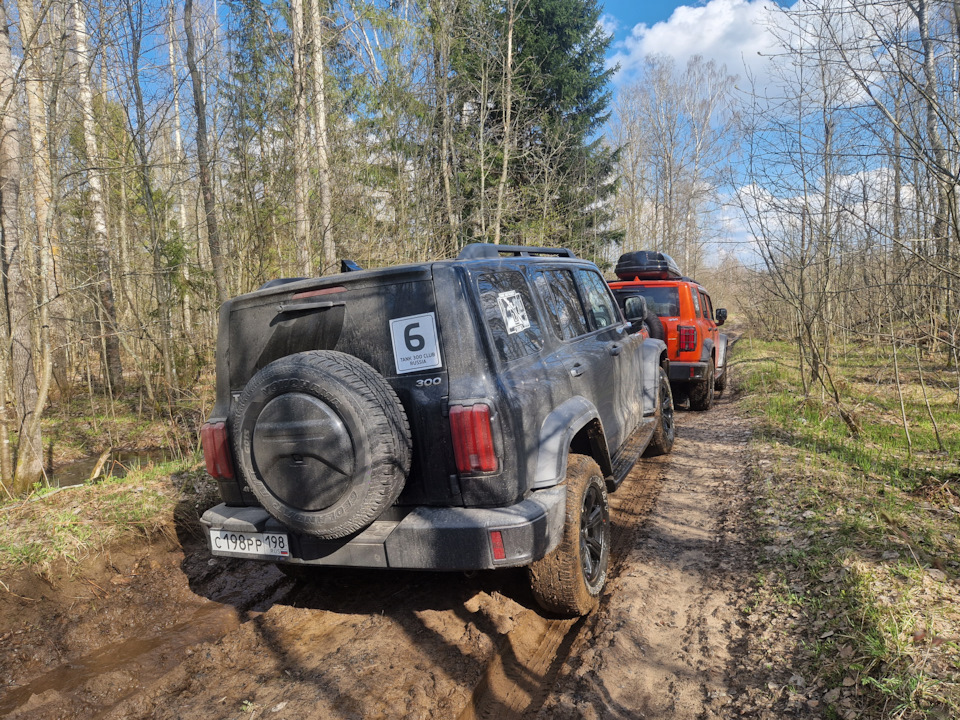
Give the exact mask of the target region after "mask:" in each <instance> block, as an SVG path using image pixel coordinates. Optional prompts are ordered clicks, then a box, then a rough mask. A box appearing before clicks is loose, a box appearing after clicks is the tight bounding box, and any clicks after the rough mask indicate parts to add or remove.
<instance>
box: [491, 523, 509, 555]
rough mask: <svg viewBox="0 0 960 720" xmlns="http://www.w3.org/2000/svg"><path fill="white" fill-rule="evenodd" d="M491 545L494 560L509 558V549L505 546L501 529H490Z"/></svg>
mask: <svg viewBox="0 0 960 720" xmlns="http://www.w3.org/2000/svg"><path fill="white" fill-rule="evenodd" d="M490 545H491V546H492V547H493V559H494V560H506V559H507V550H506V548H504V547H503V534H502V533H501V532H500V531H499V530H491V531H490Z"/></svg>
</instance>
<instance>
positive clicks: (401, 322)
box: [390, 313, 443, 375]
mask: <svg viewBox="0 0 960 720" xmlns="http://www.w3.org/2000/svg"><path fill="white" fill-rule="evenodd" d="M390 337H391V339H392V340H393V359H394V362H395V363H396V365H397V374H398V375H402V374H403V373H409V372H416V371H417V370H430V369H433V368H438V367H443V363H442V362H441V361H440V347H439V344H438V342H437V320H436V316H435V315H434V314H433V313H424V314H423V315H410V316H409V317H404V318H397V319H396V320H391V321H390Z"/></svg>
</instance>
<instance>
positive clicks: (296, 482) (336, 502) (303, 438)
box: [231, 350, 411, 539]
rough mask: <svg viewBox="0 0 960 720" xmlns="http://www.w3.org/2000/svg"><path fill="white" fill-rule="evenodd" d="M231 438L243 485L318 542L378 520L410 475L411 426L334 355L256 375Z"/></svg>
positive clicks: (385, 394)
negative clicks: (246, 485)
mask: <svg viewBox="0 0 960 720" xmlns="http://www.w3.org/2000/svg"><path fill="white" fill-rule="evenodd" d="M231 435H232V439H233V444H234V456H235V457H236V458H237V459H238V464H239V466H240V470H241V473H242V475H243V479H244V480H245V481H246V483H247V484H248V485H249V486H250V489H251V490H252V491H253V493H254V495H256V496H257V499H258V500H260V502H261V503H262V504H263V507H264V508H265V509H266V510H267V512H269V513H270V514H271V515H273V516H274V517H275V518H277V520H279V521H280V522H282V523H283V524H284V525H286V526H288V527H290V528H291V529H293V530H297V531H300V532H303V533H306V534H309V535H314V536H316V537H320V538H327V539H333V538H340V537H344V536H346V535H350V534H352V533H354V532H357V531H358V530H361V529H362V528H364V527H366V526H367V525H369V524H370V523H371V522H373V521H374V520H376V519H377V517H379V516H380V514H381V513H382V512H383V511H384V510H385V509H386V508H388V507H389V506H390V505H392V504H393V502H394V501H395V500H396V499H397V496H398V495H399V494H400V491H401V490H403V486H404V483H405V482H406V479H407V474H408V473H409V472H410V455H411V441H410V425H409V423H408V421H407V416H406V413H405V412H404V410H403V406H402V405H401V404H400V401H399V399H398V398H397V395H396V393H395V392H394V391H393V388H391V387H390V386H389V385H388V384H387V382H386V380H384V378H383V376H382V375H380V373H378V372H377V371H376V370H374V369H373V368H372V367H370V366H369V365H368V364H367V363H365V362H363V361H362V360H360V359H358V358H355V357H353V356H352V355H346V354H344V353H341V352H335V351H332V350H316V351H312V352H303V353H297V354H295V355H288V356H287V357H283V358H280V359H279V360H275V361H274V362H272V363H270V364H269V365H267V366H266V367H265V368H263V369H262V370H260V371H259V372H258V373H257V374H256V375H254V376H253V378H252V379H251V380H250V382H249V383H247V386H246V388H244V390H243V393H241V395H240V399H239V401H238V402H237V403H236V405H235V409H234V412H233V415H232V418H231Z"/></svg>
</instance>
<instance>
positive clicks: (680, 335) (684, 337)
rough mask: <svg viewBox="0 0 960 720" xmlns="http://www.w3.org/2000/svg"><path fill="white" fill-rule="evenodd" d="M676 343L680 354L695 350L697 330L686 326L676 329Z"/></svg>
mask: <svg viewBox="0 0 960 720" xmlns="http://www.w3.org/2000/svg"><path fill="white" fill-rule="evenodd" d="M677 343H678V347H679V350H680V352H686V351H689V350H696V349H697V329H696V328H695V327H690V326H687V325H680V326H678V327H677Z"/></svg>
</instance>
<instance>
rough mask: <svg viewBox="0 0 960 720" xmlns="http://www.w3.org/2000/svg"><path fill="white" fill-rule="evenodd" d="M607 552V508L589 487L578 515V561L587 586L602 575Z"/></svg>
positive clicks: (597, 490) (594, 488) (599, 496)
mask: <svg viewBox="0 0 960 720" xmlns="http://www.w3.org/2000/svg"><path fill="white" fill-rule="evenodd" d="M606 552H607V508H606V505H605V504H604V502H603V496H602V495H601V494H600V490H599V489H597V487H595V486H593V485H591V486H590V487H589V488H587V492H586V495H584V497H583V508H582V511H581V513H580V561H581V563H582V564H583V576H584V578H586V581H587V584H588V585H593V584H594V583H596V581H597V579H598V578H599V577H600V576H601V574H602V573H603V561H604V557H605V555H606Z"/></svg>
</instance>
